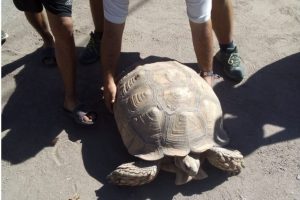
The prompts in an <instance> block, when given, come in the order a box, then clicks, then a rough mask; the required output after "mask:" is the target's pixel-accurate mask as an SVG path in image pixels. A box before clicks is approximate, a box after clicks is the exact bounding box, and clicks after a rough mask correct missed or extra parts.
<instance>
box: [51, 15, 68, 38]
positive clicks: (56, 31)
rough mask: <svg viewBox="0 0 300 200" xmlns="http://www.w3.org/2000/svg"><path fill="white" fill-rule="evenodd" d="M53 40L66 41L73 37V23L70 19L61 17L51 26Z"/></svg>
mask: <svg viewBox="0 0 300 200" xmlns="http://www.w3.org/2000/svg"><path fill="white" fill-rule="evenodd" d="M51 31H52V33H53V35H54V37H55V40H66V39H67V38H71V37H73V21H72V18H71V17H61V18H58V19H57V20H55V22H54V23H53V25H52V26H51Z"/></svg>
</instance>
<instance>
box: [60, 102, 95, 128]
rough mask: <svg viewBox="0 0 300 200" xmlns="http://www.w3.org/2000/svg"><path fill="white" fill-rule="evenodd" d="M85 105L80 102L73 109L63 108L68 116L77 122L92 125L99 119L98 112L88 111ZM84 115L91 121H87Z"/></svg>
mask: <svg viewBox="0 0 300 200" xmlns="http://www.w3.org/2000/svg"><path fill="white" fill-rule="evenodd" d="M85 107H86V106H85V105H83V104H79V105H77V106H76V107H75V108H74V109H73V110H72V111H71V110H68V109H66V108H63V110H64V111H65V112H66V114H67V115H68V116H70V117H71V118H72V119H73V120H74V121H75V122H76V123H77V124H80V125H84V126H92V125H94V124H95V122H96V119H97V113H96V112H93V111H87V109H85ZM84 117H88V118H89V119H91V121H85V120H84Z"/></svg>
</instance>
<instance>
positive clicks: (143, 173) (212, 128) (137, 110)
mask: <svg viewBox="0 0 300 200" xmlns="http://www.w3.org/2000/svg"><path fill="white" fill-rule="evenodd" d="M114 116H115V120H116V123H117V126H118V130H119V132H120V134H121V137H122V140H123V143H124V144H125V146H126V148H127V149H128V152H129V153H130V154H131V155H133V156H135V157H137V158H139V159H138V160H137V161H136V162H129V163H125V164H122V165H120V166H119V167H117V169H116V170H114V171H113V172H112V173H111V174H109V175H108V179H109V181H110V182H112V183H114V184H117V185H127V186H136V185H142V184H145V183H149V182H150V181H152V180H153V179H154V178H155V177H156V176H157V174H158V172H159V170H160V169H162V170H166V171H169V172H174V173H176V180H175V184H177V185H180V184H184V183H187V182H188V181H190V180H192V179H196V180H200V179H203V178H206V177H207V174H206V173H205V172H204V170H203V169H202V168H201V166H202V164H203V162H204V160H208V161H209V162H210V163H211V164H212V165H213V166H215V167H217V168H219V169H221V170H225V171H228V172H231V173H235V174H237V173H239V172H240V170H241V168H242V167H243V156H242V154H241V153H240V152H239V151H237V150H229V149H225V148H223V147H222V146H224V145H225V144H227V143H228V137H227V134H226V132H225V131H224V129H223V123H222V109H221V105H220V102H219V100H218V98H217V96H216V95H215V93H214V91H213V90H212V88H211V87H210V86H209V85H208V84H207V83H206V82H205V81H204V79H202V78H201V77H200V76H199V74H197V73H196V72H195V71H194V70H193V69H191V68H189V67H187V66H185V65H183V64H181V63H179V62H177V61H161V62H154V63H150V64H143V65H139V66H137V67H135V68H134V69H133V70H132V71H130V72H129V73H127V74H126V75H125V76H123V77H122V78H121V79H120V80H119V81H118V84H117V97H116V101H115V103H114Z"/></svg>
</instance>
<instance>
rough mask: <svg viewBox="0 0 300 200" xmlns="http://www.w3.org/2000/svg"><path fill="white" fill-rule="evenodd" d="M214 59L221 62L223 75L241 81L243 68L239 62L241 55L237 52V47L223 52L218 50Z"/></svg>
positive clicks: (243, 74) (243, 73)
mask: <svg viewBox="0 0 300 200" xmlns="http://www.w3.org/2000/svg"><path fill="white" fill-rule="evenodd" d="M215 58H216V60H217V61H218V62H219V63H220V64H222V66H223V69H224V72H225V75H226V76H228V78H230V79H232V80H234V81H236V82H241V81H242V80H243V78H244V76H245V68H244V66H243V65H242V64H241V57H240V56H239V54H238V50H237V47H235V48H234V50H233V51H230V52H224V51H221V50H220V51H218V53H217V54H216V55H215Z"/></svg>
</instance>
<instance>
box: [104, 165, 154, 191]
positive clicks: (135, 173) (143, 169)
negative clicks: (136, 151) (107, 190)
mask: <svg viewBox="0 0 300 200" xmlns="http://www.w3.org/2000/svg"><path fill="white" fill-rule="evenodd" d="M158 172H159V162H147V161H137V162H130V163H125V164H122V165H120V166H118V167H117V169H115V170H114V171H113V172H112V173H110V174H109V175H108V176H107V179H108V180H109V182H110V183H113V184H116V185H124V186H138V185H143V184H146V183H149V182H151V181H152V180H153V179H154V178H155V177H156V176H157V174H158Z"/></svg>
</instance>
